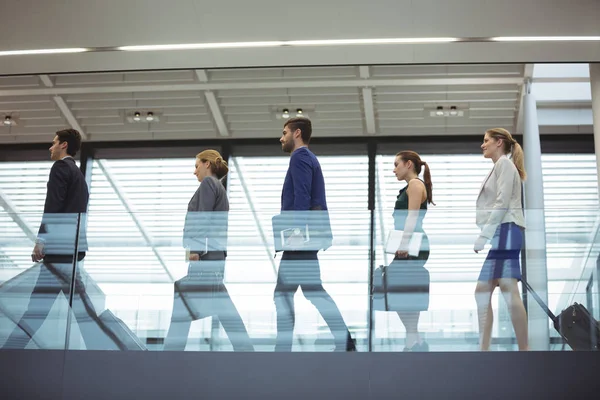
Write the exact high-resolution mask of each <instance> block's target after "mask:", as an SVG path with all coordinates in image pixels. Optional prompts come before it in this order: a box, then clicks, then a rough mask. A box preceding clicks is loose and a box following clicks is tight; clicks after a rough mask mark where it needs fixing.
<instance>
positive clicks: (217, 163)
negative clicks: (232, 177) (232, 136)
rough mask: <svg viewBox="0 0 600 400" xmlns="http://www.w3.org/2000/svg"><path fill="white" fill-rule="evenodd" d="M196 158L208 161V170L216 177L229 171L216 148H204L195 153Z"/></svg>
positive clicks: (222, 175)
mask: <svg viewBox="0 0 600 400" xmlns="http://www.w3.org/2000/svg"><path fill="white" fill-rule="evenodd" d="M196 158H197V159H198V160H200V161H202V162H203V163H204V162H207V161H208V162H209V163H210V170H211V171H212V173H213V174H215V175H216V176H217V179H221V178H223V177H224V176H225V175H227V173H228V172H229V167H228V166H227V161H225V160H223V157H222V156H221V153H219V152H218V151H216V150H212V149H209V150H204V151H202V152H200V153H198V154H197V155H196Z"/></svg>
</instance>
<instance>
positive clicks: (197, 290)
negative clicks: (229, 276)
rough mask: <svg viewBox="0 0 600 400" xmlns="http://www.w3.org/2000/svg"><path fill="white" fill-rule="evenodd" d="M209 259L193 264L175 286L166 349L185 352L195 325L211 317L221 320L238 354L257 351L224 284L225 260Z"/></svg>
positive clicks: (217, 257)
mask: <svg viewBox="0 0 600 400" xmlns="http://www.w3.org/2000/svg"><path fill="white" fill-rule="evenodd" d="M216 253H218V252H216ZM220 253H222V252H220ZM210 258H212V259H210V260H205V259H203V260H202V261H194V262H191V263H190V264H189V267H188V274H187V275H186V276H185V277H183V278H181V279H180V280H178V281H176V282H175V285H174V292H175V293H174V298H173V313H172V315H171V324H170V326H169V332H168V333H167V336H166V338H165V344H164V347H163V349H164V350H179V351H183V350H185V346H186V344H187V339H188V335H189V332H190V327H191V324H192V321H194V320H197V319H201V318H205V317H210V316H212V317H213V318H218V319H219V322H220V323H221V325H222V326H223V329H224V330H225V332H226V333H227V337H228V338H229V341H230V342H231V344H232V346H233V349H234V350H235V351H254V347H253V346H252V343H251V340H250V336H249V335H248V332H247V331H246V327H245V326H244V321H243V320H242V318H241V317H240V314H239V313H238V311H237V308H236V307H235V304H234V303H233V300H231V297H230V296H229V292H228V291H227V288H226V287H225V285H224V284H223V274H224V269H225V257H224V256H223V257H220V256H218V255H217V256H216V257H210ZM214 258H216V259H214ZM219 258H221V259H219Z"/></svg>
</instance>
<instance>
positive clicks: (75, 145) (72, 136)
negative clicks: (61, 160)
mask: <svg viewBox="0 0 600 400" xmlns="http://www.w3.org/2000/svg"><path fill="white" fill-rule="evenodd" d="M56 136H58V141H59V143H64V142H67V154H68V155H70V156H71V157H75V154H77V152H78V151H79V149H80V148H81V134H80V133H79V132H78V131H76V130H75V129H63V130H60V131H58V132H56Z"/></svg>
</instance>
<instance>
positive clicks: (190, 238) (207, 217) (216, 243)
mask: <svg viewBox="0 0 600 400" xmlns="http://www.w3.org/2000/svg"><path fill="white" fill-rule="evenodd" d="M228 220H229V200H228V199H227V191H226V190H225V187H223V184H222V183H221V182H220V181H219V180H218V179H216V178H214V177H212V176H207V177H206V178H204V180H203V181H202V183H201V184H200V186H199V187H198V189H197V190H196V193H194V196H192V199H191V200H190V202H189V204H188V212H187V214H186V216H185V225H184V228H183V246H184V247H187V248H188V249H190V252H192V253H197V254H200V255H202V254H204V253H205V252H207V251H227V228H228Z"/></svg>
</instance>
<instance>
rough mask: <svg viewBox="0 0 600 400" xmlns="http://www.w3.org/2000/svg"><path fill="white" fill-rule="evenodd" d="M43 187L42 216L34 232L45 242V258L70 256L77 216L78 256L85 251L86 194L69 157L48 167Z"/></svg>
mask: <svg viewBox="0 0 600 400" xmlns="http://www.w3.org/2000/svg"><path fill="white" fill-rule="evenodd" d="M47 187H48V190H47V192H46V202H45V204H44V216H43V218H42V223H41V225H40V229H39V231H38V237H39V238H40V239H42V240H43V241H44V242H45V245H44V252H45V253H46V254H48V255H55V254H61V255H63V254H65V255H66V254H73V252H74V250H75V238H76V234H75V232H76V228H77V217H78V215H81V222H80V235H79V246H78V249H79V252H80V253H81V252H85V251H86V250H87V239H86V235H85V232H86V228H87V207H88V201H89V191H88V186H87V183H86V181H85V177H84V176H83V174H82V173H81V170H80V169H79V168H77V165H76V164H75V160H74V159H73V158H71V157H68V158H65V159H64V160H59V161H56V162H55V163H54V164H53V165H52V169H51V170H50V177H49V179H48V185H47Z"/></svg>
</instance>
